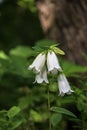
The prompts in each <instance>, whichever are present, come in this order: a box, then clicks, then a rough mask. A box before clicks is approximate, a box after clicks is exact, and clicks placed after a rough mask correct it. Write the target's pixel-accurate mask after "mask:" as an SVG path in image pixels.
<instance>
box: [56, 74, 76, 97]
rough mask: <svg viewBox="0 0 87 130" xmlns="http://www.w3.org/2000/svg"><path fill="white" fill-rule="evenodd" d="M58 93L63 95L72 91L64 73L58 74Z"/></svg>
mask: <svg viewBox="0 0 87 130" xmlns="http://www.w3.org/2000/svg"><path fill="white" fill-rule="evenodd" d="M58 86H59V95H61V96H64V94H65V93H66V94H71V93H72V92H74V91H73V90H71V88H70V85H69V82H68V80H67V79H66V77H65V75H64V74H60V75H59V77H58Z"/></svg>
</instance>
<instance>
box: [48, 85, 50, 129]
mask: <svg viewBox="0 0 87 130" xmlns="http://www.w3.org/2000/svg"><path fill="white" fill-rule="evenodd" d="M48 116H49V130H51V121H50V117H51V113H50V92H49V85H48Z"/></svg>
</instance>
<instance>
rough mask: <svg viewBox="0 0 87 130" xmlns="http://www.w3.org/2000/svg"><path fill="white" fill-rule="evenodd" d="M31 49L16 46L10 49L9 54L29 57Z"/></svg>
mask: <svg viewBox="0 0 87 130" xmlns="http://www.w3.org/2000/svg"><path fill="white" fill-rule="evenodd" d="M33 53H34V52H33V50H32V49H31V48H29V47H25V46H17V47H16V48H13V49H11V50H10V55H15V56H21V57H25V58H26V57H29V56H31V55H32V54H33Z"/></svg>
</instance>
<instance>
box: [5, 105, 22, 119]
mask: <svg viewBox="0 0 87 130" xmlns="http://www.w3.org/2000/svg"><path fill="white" fill-rule="evenodd" d="M20 111H21V109H20V108H19V107H16V106H13V107H12V108H11V109H10V110H9V111H8V112H7V116H8V117H9V118H12V117H14V116H16V115H17V114H18V113H19V112H20Z"/></svg>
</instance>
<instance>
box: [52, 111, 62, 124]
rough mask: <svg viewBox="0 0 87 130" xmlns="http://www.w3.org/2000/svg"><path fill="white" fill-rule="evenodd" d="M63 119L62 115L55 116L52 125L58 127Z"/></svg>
mask: <svg viewBox="0 0 87 130" xmlns="http://www.w3.org/2000/svg"><path fill="white" fill-rule="evenodd" d="M61 119H62V115H61V114H53V115H52V116H51V119H50V120H51V123H52V125H53V126H56V125H57V124H58V123H59V122H60V121H61Z"/></svg>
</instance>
